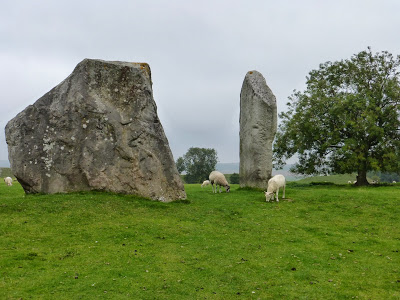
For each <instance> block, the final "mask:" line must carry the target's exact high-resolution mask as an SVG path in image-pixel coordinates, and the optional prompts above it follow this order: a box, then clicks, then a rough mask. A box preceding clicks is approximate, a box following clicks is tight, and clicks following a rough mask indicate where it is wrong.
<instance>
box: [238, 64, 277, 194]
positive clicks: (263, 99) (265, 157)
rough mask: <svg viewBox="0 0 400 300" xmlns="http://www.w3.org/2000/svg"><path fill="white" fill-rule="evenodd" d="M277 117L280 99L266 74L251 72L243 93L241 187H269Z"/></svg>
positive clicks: (241, 114)
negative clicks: (269, 84)
mask: <svg viewBox="0 0 400 300" xmlns="http://www.w3.org/2000/svg"><path fill="white" fill-rule="evenodd" d="M277 119H278V117H277V108H276V98H275V96H274V94H273V93H272V91H271V89H270V88H269V87H268V85H267V83H266V82H265V79H264V77H263V76H262V75H261V73H259V72H257V71H250V72H247V74H246V77H245V78H244V81H243V86H242V90H241V92H240V170H239V172H240V186H241V187H256V188H262V189H266V188H267V187H268V180H269V179H270V178H271V174H272V142H273V140H274V137H275V134H276V129H277Z"/></svg>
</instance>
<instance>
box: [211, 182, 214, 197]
mask: <svg viewBox="0 0 400 300" xmlns="http://www.w3.org/2000/svg"><path fill="white" fill-rule="evenodd" d="M211 186H212V191H213V194H214V182H211Z"/></svg>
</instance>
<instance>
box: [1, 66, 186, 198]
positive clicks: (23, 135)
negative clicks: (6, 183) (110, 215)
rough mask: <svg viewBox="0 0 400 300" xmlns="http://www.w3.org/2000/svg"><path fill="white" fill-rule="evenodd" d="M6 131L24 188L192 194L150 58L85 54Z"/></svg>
mask: <svg viewBox="0 0 400 300" xmlns="http://www.w3.org/2000/svg"><path fill="white" fill-rule="evenodd" d="M5 131H6V141H7V144H8V154H9V160H10V164H11V169H12V172H13V174H14V175H15V177H16V178H17V180H18V181H19V182H20V183H21V185H22V187H23V188H24V190H25V192H26V193H50V194H52V193H66V192H74V191H89V190H102V191H110V192H115V193H125V194H135V195H139V196H143V197H147V198H151V199H153V200H158V201H163V202H169V201H173V200H178V199H185V198H186V193H185V190H184V186H183V182H182V180H181V178H180V176H179V173H178V171H177V168H176V165H175V162H174V159H173V156H172V153H171V150H170V148H169V144H168V140H167V138H166V136H165V133H164V129H163V127H162V125H161V123H160V120H159V118H158V115H157V106H156V103H155V101H154V99H153V91H152V81H151V72H150V67H149V65H148V64H146V63H128V62H118V61H103V60H95V59H85V60H83V61H82V62H80V63H79V64H78V65H77V66H76V67H75V69H74V71H73V72H72V74H71V75H70V76H68V77H67V78H66V79H65V80H64V81H62V82H61V83H60V84H59V85H57V86H56V87H54V88H53V89H52V90H51V91H49V92H48V93H46V94H45V95H44V96H42V97H41V98H40V99H39V100H37V101H36V102H35V103H34V104H33V105H30V106H28V107H27V108H26V109H25V110H24V111H22V112H21V113H19V114H18V115H17V116H16V117H15V118H13V119H12V120H11V121H9V122H8V124H7V126H6V129H5Z"/></svg>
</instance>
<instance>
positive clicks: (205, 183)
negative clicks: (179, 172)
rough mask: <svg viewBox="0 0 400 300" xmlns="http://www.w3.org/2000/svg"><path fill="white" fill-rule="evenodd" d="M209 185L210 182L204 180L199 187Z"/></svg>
mask: <svg viewBox="0 0 400 300" xmlns="http://www.w3.org/2000/svg"><path fill="white" fill-rule="evenodd" d="M209 184H210V180H204V181H203V184H202V185H201V187H203V186H206V185H209Z"/></svg>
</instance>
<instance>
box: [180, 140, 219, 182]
mask: <svg viewBox="0 0 400 300" xmlns="http://www.w3.org/2000/svg"><path fill="white" fill-rule="evenodd" d="M217 162H218V156H217V151H215V149H208V148H194V147H192V148H190V149H189V150H188V151H187V152H186V154H185V155H183V157H179V158H178V159H177V161H176V165H177V168H178V171H179V172H180V173H181V172H183V171H186V176H185V181H186V182H187V183H200V182H203V181H204V180H206V179H208V176H209V175H210V173H211V172H212V171H214V170H215V166H216V164H217Z"/></svg>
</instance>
